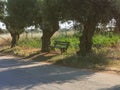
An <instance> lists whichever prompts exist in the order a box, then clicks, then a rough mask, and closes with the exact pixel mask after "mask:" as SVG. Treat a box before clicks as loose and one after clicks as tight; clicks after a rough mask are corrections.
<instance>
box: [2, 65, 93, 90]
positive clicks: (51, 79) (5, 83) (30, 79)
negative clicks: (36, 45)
mask: <svg viewBox="0 0 120 90" xmlns="http://www.w3.org/2000/svg"><path fill="white" fill-rule="evenodd" d="M92 74H94V73H93V72H88V71H80V70H77V69H74V68H66V67H60V66H59V67H58V66H55V65H50V64H37V63H36V64H27V65H25V64H23V65H22V64H21V65H19V66H16V67H12V66H11V67H10V68H8V69H4V68H3V70H2V69H0V90H4V89H7V90H14V89H22V88H24V89H25V90H28V89H31V88H33V87H34V86H37V85H39V86H42V85H44V84H52V83H57V84H63V83H66V82H67V83H72V82H74V81H77V80H83V79H87V78H88V77H89V76H91V75H92Z"/></svg>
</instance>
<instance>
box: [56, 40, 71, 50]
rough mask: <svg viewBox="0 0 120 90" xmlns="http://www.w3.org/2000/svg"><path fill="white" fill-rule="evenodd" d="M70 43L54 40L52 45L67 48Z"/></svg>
mask: <svg viewBox="0 0 120 90" xmlns="http://www.w3.org/2000/svg"><path fill="white" fill-rule="evenodd" d="M69 45H70V43H69V42H65V41H55V42H54V47H63V48H65V49H67V48H68V47H69Z"/></svg>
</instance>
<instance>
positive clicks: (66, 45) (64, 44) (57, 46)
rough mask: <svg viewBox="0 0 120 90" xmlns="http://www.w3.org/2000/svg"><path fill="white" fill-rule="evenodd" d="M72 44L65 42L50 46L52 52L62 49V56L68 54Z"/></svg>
mask: <svg viewBox="0 0 120 90" xmlns="http://www.w3.org/2000/svg"><path fill="white" fill-rule="evenodd" d="M69 45H70V43H69V42H65V41H54V43H53V45H52V46H50V49H51V50H55V48H58V49H60V51H61V54H62V53H64V52H66V51H67V49H68V47H69Z"/></svg>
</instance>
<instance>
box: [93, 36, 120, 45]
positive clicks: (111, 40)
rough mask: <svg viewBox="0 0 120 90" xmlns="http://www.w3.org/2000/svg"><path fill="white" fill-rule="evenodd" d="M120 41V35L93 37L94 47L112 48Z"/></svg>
mask: <svg viewBox="0 0 120 90" xmlns="http://www.w3.org/2000/svg"><path fill="white" fill-rule="evenodd" d="M119 40H120V36H119V35H113V34H108V35H101V34H100V35H95V36H94V37H93V46H96V47H100V46H111V45H115V44H116V43H117V42H118V41H119Z"/></svg>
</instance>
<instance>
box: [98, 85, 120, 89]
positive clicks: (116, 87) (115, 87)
mask: <svg viewBox="0 0 120 90" xmlns="http://www.w3.org/2000/svg"><path fill="white" fill-rule="evenodd" d="M100 90H120V85H117V86H113V87H111V88H104V89H100Z"/></svg>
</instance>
